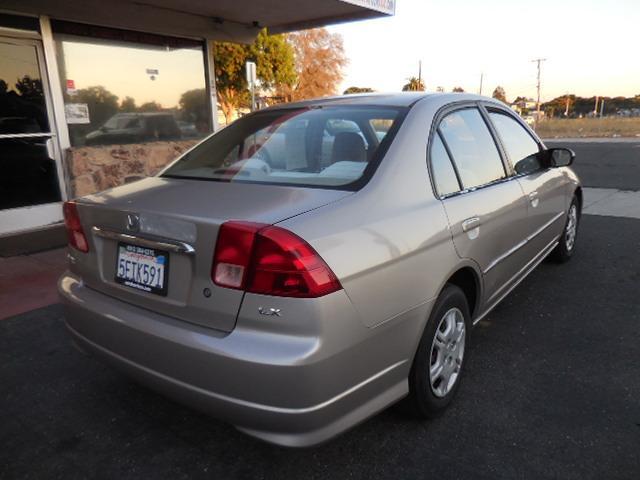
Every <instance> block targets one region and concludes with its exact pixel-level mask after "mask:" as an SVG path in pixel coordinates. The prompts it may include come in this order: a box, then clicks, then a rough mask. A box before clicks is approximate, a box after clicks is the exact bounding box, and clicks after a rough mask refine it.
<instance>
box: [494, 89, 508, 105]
mask: <svg viewBox="0 0 640 480" xmlns="http://www.w3.org/2000/svg"><path fill="white" fill-rule="evenodd" d="M491 96H492V97H493V98H495V99H496V100H500V101H501V102H504V103H507V94H506V93H505V91H504V88H502V87H501V86H500V85H498V86H497V87H496V88H495V90H494V91H493V94H492V95H491Z"/></svg>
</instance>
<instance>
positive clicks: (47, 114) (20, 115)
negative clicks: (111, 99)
mask: <svg viewBox="0 0 640 480" xmlns="http://www.w3.org/2000/svg"><path fill="white" fill-rule="evenodd" d="M60 157H61V154H60V146H59V144H58V138H57V134H56V129H55V123H54V121H53V115H52V106H51V96H50V92H49V86H48V82H47V77H46V68H45V64H44V57H43V51H42V44H41V42H40V41H39V40H32V39H22V38H11V37H4V36H0V236H2V235H7V234H11V233H16V232H20V231H23V230H30V229H34V228H38V227H42V226H45V225H49V224H52V223H56V222H59V221H61V220H62V208H61V201H62V192H63V191H64V184H63V183H62V182H63V178H62V168H61V165H62V164H61V159H60Z"/></svg>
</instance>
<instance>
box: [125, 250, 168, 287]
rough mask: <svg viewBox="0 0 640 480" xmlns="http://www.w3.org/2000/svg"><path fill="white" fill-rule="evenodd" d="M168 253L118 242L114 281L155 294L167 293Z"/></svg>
mask: <svg viewBox="0 0 640 480" xmlns="http://www.w3.org/2000/svg"><path fill="white" fill-rule="evenodd" d="M168 272H169V254H168V253H167V252H164V251H162V250H156V249H154V248H145V247H138V246H136V245H129V244H126V243H119V244H118V258H117V261H116V282H118V283H121V284H122V285H126V286H127V287H131V288H136V289H138V290H142V291H144V292H150V293H155V294H157V295H163V296H165V295H167V287H168V285H167V283H168Z"/></svg>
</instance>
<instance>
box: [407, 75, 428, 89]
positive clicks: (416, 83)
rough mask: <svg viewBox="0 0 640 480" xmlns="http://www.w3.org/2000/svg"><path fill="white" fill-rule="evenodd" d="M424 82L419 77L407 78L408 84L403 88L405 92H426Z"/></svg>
mask: <svg viewBox="0 0 640 480" xmlns="http://www.w3.org/2000/svg"><path fill="white" fill-rule="evenodd" d="M424 90H425V88H424V82H423V81H422V80H420V79H418V77H410V78H407V83H405V84H404V86H403V87H402V91H403V92H424Z"/></svg>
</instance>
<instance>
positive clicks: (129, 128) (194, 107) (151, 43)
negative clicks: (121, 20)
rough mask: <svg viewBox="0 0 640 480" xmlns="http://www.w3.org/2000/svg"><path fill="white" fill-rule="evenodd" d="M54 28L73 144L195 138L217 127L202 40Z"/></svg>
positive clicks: (60, 24) (58, 25)
mask: <svg viewBox="0 0 640 480" xmlns="http://www.w3.org/2000/svg"><path fill="white" fill-rule="evenodd" d="M54 27H55V28H56V34H55V38H56V45H57V49H58V57H59V65H60V70H61V73H60V74H61V77H62V85H63V87H64V88H65V91H64V100H65V114H66V118H67V123H68V126H69V135H70V137H71V144H72V145H73V146H82V145H109V144H126V143H142V142H153V141H166V140H183V139H184V140H188V139H192V138H198V137H202V136H204V135H207V134H208V133H209V132H210V131H211V126H210V121H209V106H208V102H207V94H206V90H205V72H204V55H203V48H202V45H201V44H200V43H198V42H194V41H191V40H180V39H170V38H165V37H159V36H155V35H138V34H136V33H135V32H123V31H119V30H111V29H103V28H98V27H88V26H78V25H76V24H66V23H63V22H58V23H56V24H55V25H54ZM69 32H71V33H72V35H70V34H69ZM79 34H80V35H88V36H86V37H85V36H79ZM132 40H135V41H132Z"/></svg>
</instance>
